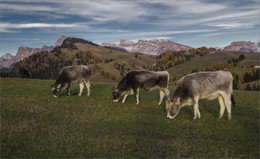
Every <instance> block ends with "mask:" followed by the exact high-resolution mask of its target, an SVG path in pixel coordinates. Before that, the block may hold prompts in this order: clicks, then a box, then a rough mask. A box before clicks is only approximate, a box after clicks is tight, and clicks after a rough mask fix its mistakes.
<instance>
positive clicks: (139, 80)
mask: <svg viewBox="0 0 260 159" xmlns="http://www.w3.org/2000/svg"><path fill="white" fill-rule="evenodd" d="M168 81H169V73H168V72H167V71H162V72H152V71H130V72H128V73H127V74H126V75H125V76H124V77H123V79H122V80H121V81H120V83H119V84H118V86H119V87H121V88H123V87H124V88H141V89H145V90H149V89H151V88H153V87H155V86H159V87H162V88H167V87H168Z"/></svg>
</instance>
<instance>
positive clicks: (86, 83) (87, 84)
mask: <svg viewBox="0 0 260 159" xmlns="http://www.w3.org/2000/svg"><path fill="white" fill-rule="evenodd" d="M84 83H85V85H86V87H87V90H88V94H87V96H90V83H89V80H87V82H86V80H84Z"/></svg>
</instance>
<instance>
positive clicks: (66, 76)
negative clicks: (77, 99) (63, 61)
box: [51, 65, 91, 97]
mask: <svg viewBox="0 0 260 159" xmlns="http://www.w3.org/2000/svg"><path fill="white" fill-rule="evenodd" d="M90 76H91V69H89V67H88V66H84V65H79V66H67V67H64V68H62V70H61V71H60V72H59V77H58V79H57V80H56V82H55V83H54V84H53V85H52V88H51V89H52V92H53V94H54V97H58V95H59V93H60V92H61V90H62V89H63V88H66V89H67V96H70V85H71V84H79V88H80V91H79V94H78V96H81V94H82V90H83V88H84V83H85V85H86V87H87V89H88V94H87V95H88V96H89V95H90V83H89V78H90Z"/></svg>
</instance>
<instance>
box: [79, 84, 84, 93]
mask: <svg viewBox="0 0 260 159" xmlns="http://www.w3.org/2000/svg"><path fill="white" fill-rule="evenodd" d="M83 88H84V84H83V82H82V83H80V84H79V94H78V96H81V94H82V90H83Z"/></svg>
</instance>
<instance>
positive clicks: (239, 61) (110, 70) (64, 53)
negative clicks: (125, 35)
mask: <svg viewBox="0 0 260 159" xmlns="http://www.w3.org/2000/svg"><path fill="white" fill-rule="evenodd" d="M70 65H89V66H90V67H91V69H92V70H93V72H94V75H93V76H92V79H93V80H94V81H119V80H120V79H121V78H122V77H123V76H124V74H125V73H127V72H128V71H130V70H151V71H162V70H167V71H168V72H169V73H170V75H171V78H170V80H171V81H176V80H178V79H179V78H181V77H182V76H184V75H186V74H190V73H193V72H198V71H216V70H228V71H230V72H231V73H232V74H233V77H234V88H235V89H240V90H245V89H246V90H259V68H257V67H258V65H259V54H257V53H245V52H227V51H221V50H216V49H214V48H206V47H201V48H197V49H190V50H189V51H171V50H169V51H166V52H163V53H161V54H160V55H159V56H154V55H145V54H139V53H128V52H125V51H122V50H116V49H112V48H105V47H101V46H99V45H97V44H95V43H92V42H90V41H87V40H84V39H78V38H67V39H65V40H64V42H63V44H62V45H61V47H55V48H54V50H53V51H52V52H51V53H48V52H39V53H35V54H33V55H32V56H30V57H28V58H25V59H24V60H22V61H20V62H18V63H16V65H15V66H14V68H13V70H12V72H11V75H9V76H12V77H24V78H36V79H56V78H57V76H58V72H59V71H60V70H61V69H62V68H63V67H64V66H70Z"/></svg>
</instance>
